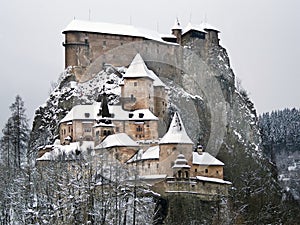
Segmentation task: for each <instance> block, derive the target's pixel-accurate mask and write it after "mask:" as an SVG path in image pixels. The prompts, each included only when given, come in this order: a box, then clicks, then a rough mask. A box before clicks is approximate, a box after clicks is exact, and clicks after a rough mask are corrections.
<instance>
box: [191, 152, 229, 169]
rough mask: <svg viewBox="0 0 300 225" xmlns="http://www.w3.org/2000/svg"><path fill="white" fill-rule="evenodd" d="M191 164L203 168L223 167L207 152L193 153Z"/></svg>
mask: <svg viewBox="0 0 300 225" xmlns="http://www.w3.org/2000/svg"><path fill="white" fill-rule="evenodd" d="M193 164H197V165H205V166H224V163H223V162H221V161H220V160H218V159H216V158H215V157H213V156H212V155H211V154H209V153H208V152H202V154H199V153H198V152H193Z"/></svg>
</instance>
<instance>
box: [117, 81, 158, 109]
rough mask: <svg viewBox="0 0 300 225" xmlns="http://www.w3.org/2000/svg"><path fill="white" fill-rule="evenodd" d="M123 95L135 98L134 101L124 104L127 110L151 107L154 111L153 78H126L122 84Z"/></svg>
mask: <svg viewBox="0 0 300 225" xmlns="http://www.w3.org/2000/svg"><path fill="white" fill-rule="evenodd" d="M122 89H123V90H122V94H123V95H122V97H123V98H128V99H131V98H132V96H133V98H134V99H135V101H134V102H129V103H125V104H124V109H125V110H136V109H150V111H152V112H153V111H154V89H153V80H151V79H149V78H136V79H134V78H132V79H131V78H130V79H128V78H126V79H124V86H122Z"/></svg>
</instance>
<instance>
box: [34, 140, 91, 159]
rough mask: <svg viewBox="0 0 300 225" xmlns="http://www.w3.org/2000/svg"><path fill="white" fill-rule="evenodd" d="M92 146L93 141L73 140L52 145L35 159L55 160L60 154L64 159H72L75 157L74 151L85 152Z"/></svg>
mask: <svg viewBox="0 0 300 225" xmlns="http://www.w3.org/2000/svg"><path fill="white" fill-rule="evenodd" d="M93 148H94V142H93V141H83V142H82V143H81V144H80V142H73V143H70V144H69V145H54V146H53V150H52V151H50V152H46V153H45V154H44V155H42V156H41V157H40V158H37V161H49V160H57V159H59V158H60V157H62V156H64V157H66V159H74V158H76V151H80V152H86V151H87V150H88V149H93Z"/></svg>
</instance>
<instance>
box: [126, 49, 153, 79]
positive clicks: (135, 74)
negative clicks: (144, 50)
mask: <svg viewBox="0 0 300 225" xmlns="http://www.w3.org/2000/svg"><path fill="white" fill-rule="evenodd" d="M123 77H124V78H139V77H146V78H149V79H151V80H153V78H152V77H151V72H150V70H149V69H148V68H147V66H146V64H145V62H144V60H143V58H142V57H141V55H140V54H139V53H137V54H136V55H135V57H134V59H133V60H132V62H131V63H130V66H129V67H128V69H127V70H126V73H125V74H124V76H123Z"/></svg>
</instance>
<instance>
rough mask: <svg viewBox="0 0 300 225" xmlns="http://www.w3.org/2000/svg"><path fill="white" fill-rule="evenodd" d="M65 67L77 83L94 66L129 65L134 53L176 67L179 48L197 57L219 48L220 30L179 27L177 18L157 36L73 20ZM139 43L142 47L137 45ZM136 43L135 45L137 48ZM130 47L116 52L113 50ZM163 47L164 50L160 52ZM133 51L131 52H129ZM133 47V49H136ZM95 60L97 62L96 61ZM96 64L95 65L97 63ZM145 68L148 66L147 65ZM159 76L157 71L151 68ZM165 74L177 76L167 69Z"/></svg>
mask: <svg viewBox="0 0 300 225" xmlns="http://www.w3.org/2000/svg"><path fill="white" fill-rule="evenodd" d="M63 34H64V35H65V41H64V42H63V46H64V47H65V68H67V67H72V69H73V71H74V74H75V75H76V77H77V80H78V81H85V80H86V79H84V78H82V76H83V75H84V74H85V73H87V70H88V68H89V66H91V65H92V64H93V63H97V64H99V66H100V67H99V68H98V71H100V70H101V69H103V67H101V64H105V63H106V62H109V63H110V64H113V65H115V66H124V65H129V63H130V61H128V59H132V58H133V57H134V56H135V54H136V52H139V53H141V54H142V53H143V54H142V56H143V57H145V56H146V55H147V54H150V53H151V54H155V57H156V58H157V59H164V58H174V59H173V60H175V61H176V64H178V65H179V64H182V57H181V53H180V51H179V52H178V50H179V49H180V48H178V47H180V46H181V47H185V46H189V48H191V50H193V51H197V53H198V54H199V55H206V54H207V52H208V49H209V48H210V47H211V46H214V45H219V36H218V34H219V31H218V30H217V29H216V28H214V27H212V26H211V25H209V24H207V23H202V24H201V25H193V24H192V23H188V25H187V26H186V27H185V28H182V26H181V25H180V23H179V21H178V19H177V20H175V23H174V25H173V27H172V28H171V33H170V34H160V33H158V32H156V31H153V30H148V29H144V28H138V27H134V26H132V25H121V24H111V23H98V22H91V21H81V20H73V21H72V22H71V23H70V24H69V25H68V26H67V27H66V28H65V29H64V30H63ZM139 43H142V44H141V45H138V44H139ZM133 44H136V45H138V46H137V47H136V45H133ZM124 46H129V47H128V48H127V49H126V50H125V51H122V52H121V56H119V55H118V54H120V51H118V53H116V52H114V51H113V50H114V49H121V48H122V47H124ZM162 46H163V47H165V48H164V49H163V51H162V50H161V49H162ZM130 48H133V49H130ZM135 48H136V49H135ZM97 60H98V61H97ZM96 61H97V62H96ZM148 66H151V65H150V64H149V65H148ZM151 69H152V70H154V72H156V73H157V74H161V73H162V72H163V71H160V70H159V69H160V68H157V66H153V68H151ZM164 70H167V71H166V73H167V74H168V73H176V71H172V70H170V69H169V68H168V69H166V68H164Z"/></svg>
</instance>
